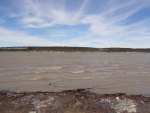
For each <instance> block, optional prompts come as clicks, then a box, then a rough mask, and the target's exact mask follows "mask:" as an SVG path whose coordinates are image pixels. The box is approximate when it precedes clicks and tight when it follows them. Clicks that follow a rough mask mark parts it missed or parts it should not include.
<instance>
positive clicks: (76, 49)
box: [0, 46, 150, 52]
mask: <svg viewBox="0 0 150 113" xmlns="http://www.w3.org/2000/svg"><path fill="white" fill-rule="evenodd" d="M31 51H39V52H42V51H52V52H150V48H92V47H63V46H62V47H61V46H60V47H59V46H52V47H0V52H31Z"/></svg>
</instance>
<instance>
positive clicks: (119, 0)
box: [0, 0, 150, 48]
mask: <svg viewBox="0 0 150 113" xmlns="http://www.w3.org/2000/svg"><path fill="white" fill-rule="evenodd" d="M0 46H1V47H7V46H82V47H100V48H104V47H131V48H150V0H0Z"/></svg>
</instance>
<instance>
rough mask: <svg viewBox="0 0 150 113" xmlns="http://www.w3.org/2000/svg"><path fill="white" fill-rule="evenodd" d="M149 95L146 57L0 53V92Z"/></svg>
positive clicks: (149, 63)
mask: <svg viewBox="0 0 150 113" xmlns="http://www.w3.org/2000/svg"><path fill="white" fill-rule="evenodd" d="M77 88H92V89H93V90H92V91H94V92H97V93H129V94H144V95H150V53H104V52H84V53H83V52H64V53H63V52H61V53H59V52H1V53H0V89H1V90H15V91H41V90H42V91H61V90H69V89H77Z"/></svg>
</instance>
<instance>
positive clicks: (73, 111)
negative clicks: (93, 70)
mask: <svg viewBox="0 0 150 113" xmlns="http://www.w3.org/2000/svg"><path fill="white" fill-rule="evenodd" d="M0 113H150V97H145V96H141V95H127V94H124V93H117V94H103V95H98V94H95V93H92V92H90V91H87V90H86V89H77V90H67V91H62V92H26V93H14V92H1V93H0Z"/></svg>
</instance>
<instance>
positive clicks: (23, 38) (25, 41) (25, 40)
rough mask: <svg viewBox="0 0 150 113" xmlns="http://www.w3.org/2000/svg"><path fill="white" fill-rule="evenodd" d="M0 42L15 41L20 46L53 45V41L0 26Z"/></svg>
mask: <svg viewBox="0 0 150 113" xmlns="http://www.w3.org/2000/svg"><path fill="white" fill-rule="evenodd" d="M0 42H1V43H2V42H4V43H5V42H7V43H12V45H13V44H14V43H15V44H17V45H21V46H37V45H38V46H54V45H58V43H57V44H56V43H55V42H52V41H49V40H48V39H43V38H40V37H36V36H31V35H28V34H26V33H23V32H19V31H13V30H9V29H6V28H2V27H0Z"/></svg>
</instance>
